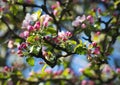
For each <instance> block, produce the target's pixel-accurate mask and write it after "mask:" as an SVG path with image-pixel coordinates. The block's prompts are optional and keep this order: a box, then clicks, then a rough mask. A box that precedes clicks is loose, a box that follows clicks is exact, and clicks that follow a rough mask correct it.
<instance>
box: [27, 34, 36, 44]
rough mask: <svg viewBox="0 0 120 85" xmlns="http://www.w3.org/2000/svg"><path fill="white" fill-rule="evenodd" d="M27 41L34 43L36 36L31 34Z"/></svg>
mask: <svg viewBox="0 0 120 85" xmlns="http://www.w3.org/2000/svg"><path fill="white" fill-rule="evenodd" d="M26 41H27V42H28V43H33V42H35V36H30V37H28V38H27V40H26Z"/></svg>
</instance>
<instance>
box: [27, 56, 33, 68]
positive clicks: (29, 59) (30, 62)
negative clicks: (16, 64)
mask: <svg viewBox="0 0 120 85" xmlns="http://www.w3.org/2000/svg"><path fill="white" fill-rule="evenodd" d="M26 61H27V63H28V64H29V65H30V66H34V64H35V60H34V58H33V57H28V58H27V59H26Z"/></svg>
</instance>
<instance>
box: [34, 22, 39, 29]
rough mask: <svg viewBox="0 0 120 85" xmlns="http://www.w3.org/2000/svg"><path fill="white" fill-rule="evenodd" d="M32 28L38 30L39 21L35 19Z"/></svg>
mask: <svg viewBox="0 0 120 85" xmlns="http://www.w3.org/2000/svg"><path fill="white" fill-rule="evenodd" d="M33 28H34V29H36V30H39V29H40V22H39V21H37V22H36V23H35V25H34V27H33Z"/></svg>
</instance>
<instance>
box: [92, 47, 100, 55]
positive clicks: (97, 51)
mask: <svg viewBox="0 0 120 85" xmlns="http://www.w3.org/2000/svg"><path fill="white" fill-rule="evenodd" d="M93 53H94V54H97V55H98V54H100V48H99V47H97V48H95V49H94V52H93Z"/></svg>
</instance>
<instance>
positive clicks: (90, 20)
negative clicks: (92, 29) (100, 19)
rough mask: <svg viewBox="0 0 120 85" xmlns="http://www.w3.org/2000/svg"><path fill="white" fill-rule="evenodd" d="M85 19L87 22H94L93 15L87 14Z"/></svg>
mask: <svg viewBox="0 0 120 85" xmlns="http://www.w3.org/2000/svg"><path fill="white" fill-rule="evenodd" d="M87 20H89V22H90V23H91V24H93V23H94V19H93V17H92V16H91V15H88V16H87Z"/></svg>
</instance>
